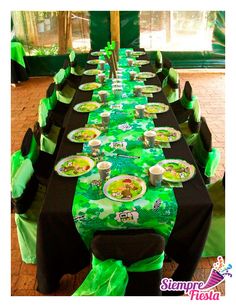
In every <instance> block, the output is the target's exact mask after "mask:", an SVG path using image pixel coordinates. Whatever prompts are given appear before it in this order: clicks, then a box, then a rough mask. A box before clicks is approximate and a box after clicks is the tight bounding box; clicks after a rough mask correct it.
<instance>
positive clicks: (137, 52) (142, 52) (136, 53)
mask: <svg viewBox="0 0 236 307" xmlns="http://www.w3.org/2000/svg"><path fill="white" fill-rule="evenodd" d="M144 54H146V53H145V52H144V51H133V52H131V56H133V57H139V56H141V55H144Z"/></svg>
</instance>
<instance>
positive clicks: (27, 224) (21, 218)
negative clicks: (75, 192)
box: [15, 185, 46, 264]
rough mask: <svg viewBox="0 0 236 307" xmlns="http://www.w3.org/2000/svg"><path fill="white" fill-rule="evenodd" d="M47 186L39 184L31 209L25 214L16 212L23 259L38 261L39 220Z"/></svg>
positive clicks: (31, 261)
mask: <svg viewBox="0 0 236 307" xmlns="http://www.w3.org/2000/svg"><path fill="white" fill-rule="evenodd" d="M45 192H46V187H44V186H42V185H39V188H38V190H37V193H36V196H35V198H34V200H33V202H32V204H31V207H30V209H28V210H27V212H26V213H24V214H15V223H16V227H17V237H18V243H19V247H20V253H21V258H22V261H23V262H25V263H32V264H35V263H36V238H37V221H38V217H39V214H40V211H41V208H42V204H43V201H44V196H45Z"/></svg>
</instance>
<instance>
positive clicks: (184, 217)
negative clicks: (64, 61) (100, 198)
mask: <svg viewBox="0 0 236 307" xmlns="http://www.w3.org/2000/svg"><path fill="white" fill-rule="evenodd" d="M137 50H143V49H137ZM95 58H96V57H93V56H91V53H90V54H89V56H88V60H89V59H95ZM139 59H144V60H145V59H148V57H147V55H146V54H145V55H143V56H140V57H139ZM92 68H95V66H94V65H89V64H87V66H86V69H92ZM140 71H150V72H153V67H152V66H151V64H148V65H144V66H142V67H141V68H140ZM94 80H95V76H87V75H83V77H82V80H81V84H83V83H87V82H93V81H94ZM145 84H150V85H160V81H159V79H158V77H157V76H156V77H154V78H151V79H147V81H145ZM91 97H92V91H87V92H86V91H81V90H79V89H78V90H77V91H76V93H75V96H74V98H73V100H72V103H71V106H70V109H69V110H68V112H67V115H66V118H65V132H64V135H63V137H62V141H61V145H60V147H59V151H58V155H57V159H56V161H59V160H60V159H62V158H63V157H66V156H69V155H73V154H76V153H78V152H82V148H83V144H76V143H72V142H70V141H69V140H68V139H67V134H68V133H69V132H70V131H71V130H73V129H76V128H79V127H84V126H85V124H86V123H87V121H88V113H78V112H75V111H74V110H73V106H74V105H75V104H77V103H79V102H83V101H89V100H91ZM148 101H149V102H152V101H158V102H163V103H166V104H168V101H167V99H166V97H165V95H164V93H163V91H160V92H158V93H155V94H153V97H152V98H148ZM154 124H155V126H157V127H161V126H171V127H174V128H175V129H177V130H179V126H178V123H177V120H176V118H175V116H174V113H173V112H172V110H171V108H170V109H169V111H168V112H166V113H163V114H161V116H158V118H157V119H154ZM163 151H164V155H165V158H166V159H169V158H178V159H184V160H186V161H188V162H189V163H191V164H194V165H195V167H196V174H195V176H194V177H193V178H192V179H191V180H189V181H187V182H184V183H183V188H174V194H175V198H176V200H177V203H178V212H177V217H176V221H175V225H174V228H173V230H172V233H171V235H170V237H169V240H168V242H167V245H166V248H165V252H166V254H167V255H168V256H169V257H170V258H172V259H173V260H175V261H176V262H177V264H178V266H177V269H176V270H175V271H174V272H173V275H172V278H173V280H177V281H188V280H191V278H192V276H193V273H194V270H195V268H196V266H197V263H198V261H199V258H200V257H201V253H202V250H203V247H204V243H205V240H206V236H207V233H208V229H209V224H210V220H211V213H212V203H211V201H210V198H209V196H208V193H207V189H206V187H205V185H204V182H203V180H202V178H201V175H200V172H199V170H198V168H197V166H196V164H195V162H194V159H193V156H192V154H191V151H190V150H189V148H188V146H187V144H186V142H185V140H184V138H181V139H180V140H179V141H178V142H174V143H172V144H171V148H163ZM77 180H78V178H65V177H61V176H58V174H57V173H56V172H53V173H52V175H51V177H50V181H49V184H48V187H47V193H46V198H45V202H44V206H43V208H42V211H41V214H40V217H39V221H38V234H37V282H38V288H37V289H38V291H39V292H42V293H51V292H53V291H55V290H56V289H57V288H58V286H59V282H60V278H61V277H62V276H63V275H64V274H75V273H77V272H79V271H80V270H81V269H83V268H84V267H86V266H87V265H88V264H90V260H91V255H90V252H89V251H88V249H87V248H86V246H85V243H84V242H83V240H82V239H81V236H80V235H79V233H78V231H77V229H76V227H75V223H74V220H73V217H72V204H73V199H74V193H75V188H76V183H77ZM163 295H170V293H163Z"/></svg>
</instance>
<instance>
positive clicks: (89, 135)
mask: <svg viewBox="0 0 236 307" xmlns="http://www.w3.org/2000/svg"><path fill="white" fill-rule="evenodd" d="M100 134H101V131H99V130H98V129H96V128H86V127H83V128H78V129H75V130H72V131H71V132H70V133H68V135H67V138H68V139H69V140H70V141H71V142H73V143H85V142H89V141H90V140H93V139H95V138H96V137H98V136H99V135H100Z"/></svg>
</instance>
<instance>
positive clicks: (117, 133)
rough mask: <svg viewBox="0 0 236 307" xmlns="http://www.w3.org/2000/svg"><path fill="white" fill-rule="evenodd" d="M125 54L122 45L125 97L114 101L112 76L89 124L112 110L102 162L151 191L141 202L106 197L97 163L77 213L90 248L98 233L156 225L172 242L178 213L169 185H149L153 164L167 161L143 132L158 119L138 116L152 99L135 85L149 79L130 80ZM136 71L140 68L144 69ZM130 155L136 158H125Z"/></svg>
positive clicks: (78, 198)
mask: <svg viewBox="0 0 236 307" xmlns="http://www.w3.org/2000/svg"><path fill="white" fill-rule="evenodd" d="M124 52H125V49H121V58H120V60H119V66H123V67H124V72H123V75H122V79H123V80H124V81H123V85H124V86H123V97H122V98H120V99H115V97H114V95H113V93H112V92H111V80H108V81H107V82H106V84H105V85H104V86H103V87H102V90H108V91H109V99H108V100H109V101H108V103H107V105H103V106H102V107H100V108H99V109H97V110H96V111H94V112H91V113H90V114H89V118H88V124H90V125H93V124H94V125H99V124H100V123H101V119H100V113H102V112H104V111H109V112H111V119H110V123H109V129H108V131H106V132H104V131H103V133H101V134H100V136H99V137H98V139H100V140H101V142H102V146H101V152H102V160H106V161H110V162H111V163H112V169H111V177H115V176H118V175H121V174H123V175H132V176H137V177H139V178H141V179H143V180H144V181H145V183H146V186H147V190H146V193H145V194H144V195H143V196H142V197H141V198H139V199H137V200H134V201H130V202H119V201H114V200H111V199H109V198H107V197H106V196H105V195H104V193H103V187H102V186H101V182H100V181H99V174H98V170H97V168H96V167H94V168H93V169H92V170H91V171H90V172H89V173H87V174H85V175H83V176H81V177H79V178H78V182H77V185H76V190H75V196H74V200H73V207H72V215H73V218H74V221H75V225H76V228H77V230H78V232H79V233H80V235H81V237H82V239H83V240H84V242H85V244H86V245H87V247H89V246H90V242H91V240H92V238H93V234H94V232H95V231H97V230H110V229H126V228H152V229H154V230H155V231H156V232H157V233H160V234H161V235H163V236H164V237H165V239H166V242H167V240H168V237H169V235H170V233H171V231H172V229H173V226H174V223H175V219H176V214H177V202H176V199H175V195H174V191H173V189H172V188H167V187H164V186H161V187H153V186H151V185H150V184H149V178H148V169H149V167H150V166H152V165H154V164H156V163H157V162H158V161H160V160H163V159H165V156H164V153H163V150H162V149H161V148H148V149H147V148H145V147H144V144H143V140H142V137H143V134H144V132H145V131H146V130H150V129H152V128H154V123H153V120H152V119H151V118H143V119H136V118H135V112H134V108H135V105H137V104H146V103H147V98H146V97H134V96H133V87H134V85H136V84H141V85H143V84H144V83H143V82H140V81H128V77H127V75H128V70H129V69H130V68H127V67H126V59H125V58H124V57H123V54H124ZM136 70H137V71H139V68H136ZM99 90H101V88H100V89H99ZM99 90H95V91H94V92H93V96H92V100H97V99H98V95H97V92H98V91H99ZM160 116H161V114H160ZM83 153H86V154H89V153H90V149H89V146H88V144H87V143H84V146H83ZM127 155H129V156H133V157H132V158H128V157H125V156H127Z"/></svg>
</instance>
